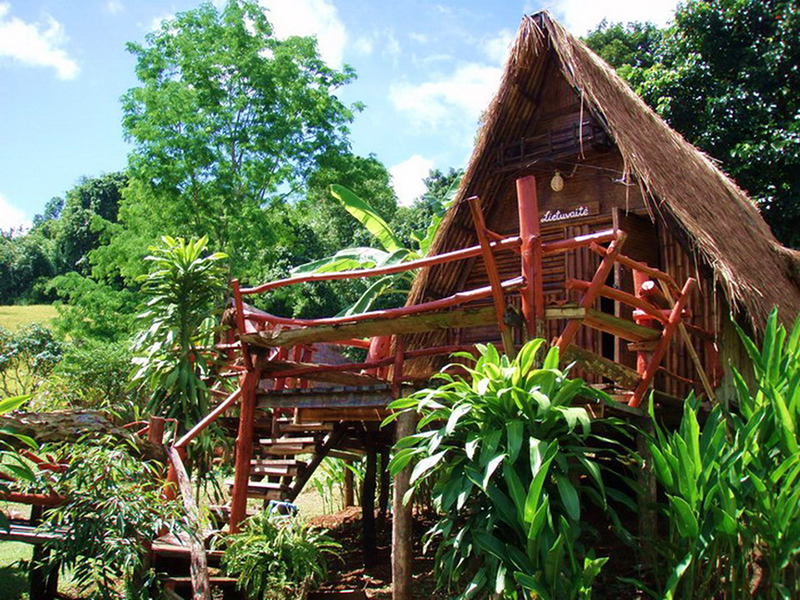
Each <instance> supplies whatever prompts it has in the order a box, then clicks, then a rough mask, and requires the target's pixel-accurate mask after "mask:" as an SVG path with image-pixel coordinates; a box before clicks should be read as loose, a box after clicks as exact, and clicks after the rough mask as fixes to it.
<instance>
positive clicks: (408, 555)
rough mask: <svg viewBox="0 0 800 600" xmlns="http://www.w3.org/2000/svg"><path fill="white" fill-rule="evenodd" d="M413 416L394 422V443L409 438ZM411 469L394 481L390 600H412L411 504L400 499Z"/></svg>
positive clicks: (401, 472)
mask: <svg viewBox="0 0 800 600" xmlns="http://www.w3.org/2000/svg"><path fill="white" fill-rule="evenodd" d="M415 421H416V415H415V414H414V413H413V412H404V413H403V414H401V415H400V416H399V417H398V418H397V420H396V421H395V440H397V441H400V440H401V439H403V438H404V437H407V436H409V435H412V434H413V433H414V429H415ZM410 480H411V467H410V466H409V467H406V468H405V469H403V470H402V471H400V472H399V473H398V474H397V475H395V478H394V495H393V498H392V515H393V518H392V600H411V593H412V589H411V588H412V583H413V571H412V564H413V547H414V539H413V534H414V531H413V515H412V512H411V508H412V505H411V502H409V503H408V504H405V503H404V502H403V496H405V494H406V492H407V491H408V489H409V487H410V484H409V482H410Z"/></svg>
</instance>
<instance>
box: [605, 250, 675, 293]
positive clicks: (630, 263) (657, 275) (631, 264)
mask: <svg viewBox="0 0 800 600" xmlns="http://www.w3.org/2000/svg"><path fill="white" fill-rule="evenodd" d="M589 249H590V250H591V251H592V252H594V253H596V254H599V255H600V256H605V255H606V254H608V249H606V248H603V246H599V245H598V243H594V244H590V245H589ZM616 260H617V262H618V263H619V264H621V265H623V266H625V267H628V268H629V269H631V270H633V271H641V272H642V273H647V274H648V275H649V276H650V277H652V278H654V279H660V280H661V281H663V282H665V283H667V284H669V286H670V287H672V289H674V290H680V287H678V284H677V283H675V280H674V279H673V278H672V276H671V275H670V274H669V273H664V271H659V270H658V269H654V268H653V267H649V266H647V264H645V263H643V262H639V261H638V260H633V259H632V258H630V257H628V256H625V255H624V254H620V255H619V256H617V259H616Z"/></svg>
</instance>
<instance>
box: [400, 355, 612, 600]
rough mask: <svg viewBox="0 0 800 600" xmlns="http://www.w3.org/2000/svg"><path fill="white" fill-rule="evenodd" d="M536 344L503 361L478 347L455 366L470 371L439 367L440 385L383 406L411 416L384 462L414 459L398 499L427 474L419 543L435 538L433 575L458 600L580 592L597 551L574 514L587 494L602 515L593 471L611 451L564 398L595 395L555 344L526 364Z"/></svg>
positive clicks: (586, 588) (601, 490) (602, 491)
mask: <svg viewBox="0 0 800 600" xmlns="http://www.w3.org/2000/svg"><path fill="white" fill-rule="evenodd" d="M543 346H544V341H543V340H533V341H531V342H529V343H528V344H526V345H525V346H524V347H523V348H522V350H521V351H520V353H519V355H518V356H517V357H516V358H515V359H514V360H509V359H508V357H506V356H500V355H499V354H498V353H497V350H496V349H495V348H494V346H478V349H479V351H480V356H479V358H478V359H477V361H476V362H475V364H474V366H472V367H469V366H465V365H459V366H458V367H457V368H459V369H465V370H466V372H467V373H468V375H469V379H465V378H464V377H462V376H460V375H458V374H456V375H451V374H449V373H448V372H446V371H445V372H444V373H442V374H441V375H440V377H441V378H442V380H443V382H444V383H443V385H442V386H441V387H439V388H436V389H428V390H423V391H420V392H417V393H415V394H413V395H412V396H410V397H408V398H405V399H400V400H397V401H395V402H393V403H392V404H391V405H390V407H389V408H391V409H394V410H395V411H414V412H416V413H417V415H418V416H419V422H418V426H417V433H415V434H413V435H411V436H409V437H407V438H404V439H403V440H400V441H399V442H398V443H397V445H396V447H395V454H394V457H393V458H392V461H391V463H390V468H391V471H392V472H393V473H395V474H396V473H398V472H399V471H400V470H402V469H403V468H405V467H406V466H407V465H410V464H413V465H414V466H413V470H412V473H411V487H410V489H409V492H408V494H407V497H406V501H408V500H410V498H411V497H412V496H413V495H414V494H416V493H417V490H419V489H420V486H422V485H423V484H424V483H425V482H432V485H433V487H432V494H433V500H434V505H435V507H436V509H437V510H438V512H439V514H440V517H439V519H438V522H437V523H436V525H435V526H434V527H433V528H432V529H431V530H430V531H429V532H428V534H427V536H426V538H427V542H426V544H431V543H432V542H434V541H436V542H437V543H438V550H437V553H436V572H437V581H438V583H439V585H440V586H442V587H451V588H452V589H453V590H454V591H457V592H458V597H459V598H471V597H474V596H480V595H485V594H498V595H500V596H502V597H508V598H516V597H519V596H520V594H521V597H531V596H533V597H537V598H543V599H546V598H552V599H555V598H559V599H561V598H588V597H589V596H590V594H591V588H592V583H593V581H594V579H595V577H596V576H597V575H598V573H599V572H600V570H601V568H602V566H603V564H604V563H605V561H606V560H607V559H605V558H595V557H594V555H593V554H592V553H591V552H590V551H587V550H586V548H585V547H584V545H583V539H582V534H583V533H585V530H586V527H585V525H584V523H583V522H582V520H581V515H582V510H583V506H584V504H585V503H586V502H587V501H588V502H592V503H594V504H596V505H598V506H599V507H601V508H602V509H604V510H608V511H610V512H613V511H611V508H610V507H609V506H608V503H607V497H608V494H609V492H610V490H608V489H607V488H606V485H605V483H604V480H603V475H602V473H603V469H604V466H603V464H604V463H606V462H608V461H611V462H612V463H613V464H614V465H615V466H616V465H617V462H616V461H617V458H618V456H617V453H616V451H615V450H613V444H609V443H608V442H610V440H605V439H604V438H602V437H601V436H599V435H598V434H596V433H593V432H592V424H591V422H590V418H589V414H588V412H587V411H586V409H585V408H583V407H581V406H574V405H573V403H574V402H575V401H576V399H578V398H579V397H580V398H584V399H602V398H605V396H604V395H603V394H601V393H598V392H596V391H595V390H593V389H592V388H590V387H589V386H587V385H586V384H585V383H584V382H583V381H582V380H580V379H570V378H569V377H568V373H567V372H565V371H561V370H560V369H559V368H558V364H559V362H558V360H559V359H558V350H557V349H556V348H552V349H551V350H550V351H549V352H548V353H547V355H546V357H545V359H544V361H543V363H542V364H541V365H540V366H539V367H538V368H537V366H536V362H537V353H538V352H539V351H540V350H541V348H542V347H543ZM454 356H456V357H457V358H462V359H465V360H468V361H469V360H473V359H474V357H473V356H472V355H471V354H467V353H464V354H456V355H454ZM451 368H452V366H451ZM398 414H399V412H396V413H394V415H393V416H392V417H390V418H389V420H391V419H394V418H396V417H397V415H398ZM611 493H613V494H616V493H617V492H611ZM521 590H522V591H521Z"/></svg>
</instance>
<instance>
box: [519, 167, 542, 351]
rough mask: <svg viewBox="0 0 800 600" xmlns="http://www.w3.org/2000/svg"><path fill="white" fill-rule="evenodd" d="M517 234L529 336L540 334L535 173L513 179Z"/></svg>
mask: <svg viewBox="0 0 800 600" xmlns="http://www.w3.org/2000/svg"><path fill="white" fill-rule="evenodd" d="M517 211H518V213H519V237H520V239H521V240H522V249H521V252H520V256H521V265H520V266H521V270H522V276H523V277H524V278H525V288H523V290H522V291H521V292H520V296H521V298H522V314H523V316H524V317H525V327H526V329H527V331H528V335H529V336H531V337H544V335H545V332H544V318H545V315H544V282H543V280H542V253H543V249H542V238H541V230H540V223H539V201H538V196H537V193H536V177H534V176H533V175H528V176H527V177H522V178H520V179H517Z"/></svg>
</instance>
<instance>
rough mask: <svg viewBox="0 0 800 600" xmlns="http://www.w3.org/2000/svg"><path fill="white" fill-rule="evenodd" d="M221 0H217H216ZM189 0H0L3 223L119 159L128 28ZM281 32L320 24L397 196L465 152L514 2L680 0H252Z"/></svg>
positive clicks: (642, 7) (662, 18) (658, 5)
mask: <svg viewBox="0 0 800 600" xmlns="http://www.w3.org/2000/svg"><path fill="white" fill-rule="evenodd" d="M218 1H221V0H218ZM198 4H199V2H197V1H194V0H167V1H163V0H162V1H156V0H78V1H76V0H0V229H8V228H9V227H11V226H18V225H20V224H26V223H29V222H30V219H31V218H32V217H33V215H34V214H36V213H37V212H40V211H41V210H42V208H43V206H44V204H45V203H46V202H47V201H48V200H49V199H50V198H52V197H53V196H63V194H64V193H65V192H66V191H67V190H68V189H69V188H71V187H72V186H73V185H75V183H77V181H78V180H79V178H80V177H81V176H84V175H86V176H96V175H100V174H102V173H105V172H111V171H116V170H119V169H122V168H124V166H125V163H126V155H127V152H128V150H129V148H128V146H127V144H126V143H125V141H124V140H123V137H122V128H121V125H120V120H121V110H120V104H119V98H120V96H121V95H122V94H123V93H125V91H126V90H128V89H129V88H130V87H133V86H135V85H136V83H137V82H136V79H135V77H134V72H133V69H134V60H133V57H132V56H131V55H130V54H128V53H127V51H126V50H125V43H126V42H128V41H139V42H140V41H142V40H143V39H144V36H145V35H146V33H147V32H148V31H150V30H152V29H153V28H154V27H156V26H157V25H158V23H160V21H161V20H162V19H163V18H168V17H169V16H171V15H173V14H175V13H176V12H179V11H184V10H188V9H191V8H193V7H195V6H197V5H198ZM261 4H262V5H263V6H264V7H265V8H266V9H267V10H268V11H269V12H268V15H269V17H270V20H271V21H272V22H273V25H274V26H275V30H276V33H277V34H278V35H279V36H287V35H293V34H298V35H316V36H317V39H318V43H319V48H320V52H321V54H322V56H323V58H324V59H325V60H326V61H327V62H328V63H329V64H330V65H332V66H337V67H338V66H341V64H342V63H347V64H350V65H352V66H353V67H354V68H355V70H356V72H357V74H358V79H357V80H356V81H355V82H354V83H353V84H351V85H349V86H347V87H346V88H344V89H343V90H342V91H341V93H340V96H341V97H342V99H343V100H345V101H347V102H354V101H361V102H363V103H364V104H366V109H365V110H364V112H362V113H360V114H359V115H358V116H357V117H356V120H355V122H354V123H353V126H352V137H351V139H352V143H353V149H354V151H355V152H357V153H359V154H363V155H366V154H369V153H374V154H376V155H377V157H378V158H379V159H380V160H381V161H383V163H384V164H385V165H386V166H387V167H388V168H389V169H390V171H391V173H392V177H393V183H394V186H395V190H396V192H397V194H398V198H399V199H400V201H401V202H404V203H407V202H410V201H411V200H412V199H413V198H414V197H416V196H417V195H419V193H421V191H422V178H423V177H424V176H425V175H426V174H427V172H428V170H429V169H430V168H432V167H438V168H442V169H447V168H448V167H451V166H454V167H460V166H463V165H464V164H465V162H466V160H467V158H468V157H469V153H470V151H471V146H472V142H473V140H474V136H475V131H476V126H477V121H478V118H479V116H480V113H481V111H482V110H483V109H484V108H485V107H486V105H487V104H488V103H489V101H490V100H491V97H492V94H493V93H494V91H495V89H496V87H497V84H498V81H499V77H500V73H501V67H502V65H503V62H504V59H505V54H506V50H507V48H508V44H509V43H510V42H511V40H512V38H513V35H514V33H515V32H516V28H517V26H518V24H519V20H520V18H521V16H522V15H523V14H525V13H529V12H533V11H536V10H539V9H542V8H547V9H548V10H550V11H551V12H553V14H554V15H555V16H556V17H557V18H559V19H561V20H562V22H564V23H565V24H566V25H567V27H568V28H569V29H570V30H571V31H572V32H573V33H575V34H577V35H582V34H584V33H586V31H588V30H589V29H591V28H593V26H594V25H595V24H597V23H598V22H599V21H600V20H601V19H603V18H604V17H605V18H607V19H609V20H610V21H623V22H627V21H633V20H640V21H641V20H650V21H654V22H656V23H659V24H664V23H666V22H667V20H668V19H669V18H670V16H671V14H672V11H673V10H674V7H675V4H676V2H675V0H607V1H602V0H494V1H492V2H486V1H483V2H480V1H476V0H464V1H460V2H459V1H447V0H440V1H435V2H430V1H423V0H395V1H394V2H386V1H385V0H384V1H373V0H261Z"/></svg>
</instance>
